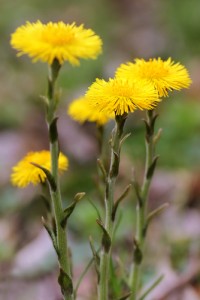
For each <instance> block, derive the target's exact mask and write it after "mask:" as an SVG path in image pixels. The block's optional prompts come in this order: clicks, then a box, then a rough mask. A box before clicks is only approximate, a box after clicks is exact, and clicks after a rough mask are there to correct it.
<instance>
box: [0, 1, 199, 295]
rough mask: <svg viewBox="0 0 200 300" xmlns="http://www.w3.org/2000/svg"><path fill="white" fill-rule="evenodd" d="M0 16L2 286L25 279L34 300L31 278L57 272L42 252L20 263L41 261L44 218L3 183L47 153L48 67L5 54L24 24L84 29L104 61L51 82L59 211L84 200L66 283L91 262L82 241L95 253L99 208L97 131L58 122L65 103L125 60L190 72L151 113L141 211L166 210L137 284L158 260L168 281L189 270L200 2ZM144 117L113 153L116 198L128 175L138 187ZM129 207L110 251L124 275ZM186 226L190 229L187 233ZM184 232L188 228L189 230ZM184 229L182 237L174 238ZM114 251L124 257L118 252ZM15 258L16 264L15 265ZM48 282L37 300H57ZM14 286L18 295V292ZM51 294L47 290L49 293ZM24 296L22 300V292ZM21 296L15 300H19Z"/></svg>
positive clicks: (16, 9) (193, 239)
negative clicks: (20, 164) (152, 166)
mask: <svg viewBox="0 0 200 300" xmlns="http://www.w3.org/2000/svg"><path fill="white" fill-rule="evenodd" d="M0 14H1V18H0V36H1V47H0V57H1V64H0V75H1V81H0V95H1V97H0V145H1V146H0V170H1V172H0V186H1V190H0V197H1V200H0V216H1V219H0V228H1V229H0V271H1V276H2V278H4V279H6V278H7V277H6V274H15V275H16V274H17V275H20V278H22V277H23V276H24V278H27V277H28V276H31V278H33V277H34V280H35V281H34V283H33V282H32V285H30V287H29V288H28V289H27V293H29V294H30V295H32V297H33V298H29V299H34V300H37V299H38V300H39V299H40V298H39V297H40V296H38V298H37V296H36V294H35V291H36V290H38V289H39V287H38V286H39V284H40V282H41V281H42V280H43V281H42V283H44V279H42V280H38V278H39V276H40V275H41V274H43V275H44V274H52V272H53V271H54V270H55V266H56V262H55V257H54V255H53V253H51V251H50V250H49V248H48V247H47V250H46V252H45V253H46V255H45V256H44V257H46V260H45V263H44V260H43V258H41V257H40V254H38V257H39V258H38V260H37V259H36V262H37V263H35V264H34V263H33V265H30V266H29V264H27V263H26V260H25V254H24V252H23V251H24V249H28V250H27V253H28V254H27V257H29V255H31V253H32V251H33V252H35V251H36V252H39V253H40V247H41V248H44V249H46V248H45V247H46V246H45V245H46V244H43V242H42V241H43V240H42V239H41V241H40V240H39V242H38V243H39V244H38V246H37V247H36V248H34V250H32V249H33V248H31V247H33V246H32V243H33V242H34V241H38V237H40V235H41V232H42V225H41V221H40V220H41V215H43V214H45V207H44V205H43V203H41V201H40V199H39V198H38V197H37V194H38V193H40V190H39V188H38V189H37V188H36V189H35V188H34V189H33V188H32V187H30V188H27V189H25V190H17V189H15V188H13V187H11V185H10V182H9V176H10V173H11V168H12V166H13V165H14V164H15V163H16V162H17V161H18V160H19V159H21V157H23V156H24V155H25V154H26V153H27V152H28V151H30V150H41V149H48V137H47V132H46V124H45V121H44V113H43V105H42V103H41V98H40V96H41V95H44V94H45V93H46V84H47V71H48V68H47V65H46V64H43V63H39V62H38V63H34V64H33V63H31V61H30V59H29V58H28V57H25V56H23V57H20V58H17V56H16V51H15V50H14V49H11V47H10V44H9V42H10V35H11V33H12V32H13V31H15V29H16V28H17V27H18V26H20V25H22V24H24V23H25V22H26V21H31V22H35V21H36V20H41V21H42V22H48V21H60V20H62V21H64V22H66V23H71V22H74V21H75V22H76V23H77V24H78V25H79V24H82V23H83V24H84V25H85V27H86V28H92V29H93V30H94V31H95V32H96V33H97V34H98V35H99V36H100V37H101V38H102V40H103V54H102V55H101V56H99V57H98V58H97V60H88V61H82V62H81V65H80V66H79V67H72V66H70V65H68V64H67V63H65V64H64V66H63V68H62V71H61V74H60V78H59V82H58V85H59V86H60V88H61V104H60V110H59V122H58V126H59V134H60V144H61V149H62V151H63V152H64V153H65V154H66V155H68V157H69V160H70V168H69V171H68V172H67V173H66V174H65V175H64V176H63V178H62V187H63V199H64V204H65V205H67V203H69V201H71V199H72V198H73V195H74V194H75V193H76V192H82V191H84V192H87V197H86V199H85V201H84V200H83V201H82V203H80V206H79V207H78V208H77V210H76V212H75V213H74V215H73V217H72V218H71V220H70V223H69V227H70V231H71V235H72V238H71V245H72V249H73V250H72V252H73V256H74V260H75V270H76V271H75V273H76V272H77V273H79V272H80V270H79V268H80V269H81V268H82V265H83V261H84V260H85V259H86V260H88V259H89V257H90V256H91V253H90V250H89V246H88V242H87V239H88V236H89V235H92V236H93V237H94V240H95V242H96V244H97V246H98V244H99V243H100V232H99V230H98V228H97V225H96V222H95V219H96V218H97V215H96V211H95V209H94V208H93V206H92V205H91V204H90V201H91V202H94V203H96V205H97V206H99V207H100V209H101V206H100V204H99V201H98V196H97V193H96V192H95V176H96V175H95V174H96V158H97V157H98V147H97V140H96V129H95V126H94V124H84V125H83V126H80V125H79V124H77V123H75V122H74V121H72V120H71V119H70V118H69V117H68V116H67V115H66V110H67V106H68V104H69V103H70V101H72V100H73V99H74V98H76V97H78V96H81V95H83V94H84V93H85V91H86V90H87V87H88V86H89V85H90V84H91V83H92V82H93V81H94V80H95V78H96V77H99V78H104V79H108V78H109V77H113V76H114V72H115V69H116V68H117V67H118V66H119V65H120V64H121V63H124V62H127V61H129V60H133V59H134V58H146V59H148V58H150V57H159V56H160V57H162V58H163V59H165V58H168V57H172V59H173V60H174V61H177V62H181V63H182V64H184V65H185V66H186V67H187V69H188V70H189V73H190V75H191V77H192V81H193V84H192V86H191V88H190V89H189V90H183V91H181V92H175V93H173V94H171V95H170V97H169V98H167V99H165V100H163V102H162V103H161V104H160V105H159V107H158V109H157V111H158V113H159V118H158V121H157V129H159V128H162V129H163V132H162V137H161V139H160V141H159V143H158V146H157V153H158V154H159V155H160V159H159V164H158V169H157V172H156V174H155V178H154V181H153V186H152V190H151V195H150V208H155V207H157V206H158V205H160V204H162V203H163V202H165V201H168V202H170V208H169V210H168V212H166V213H164V214H163V215H162V216H161V217H160V218H158V221H155V224H153V225H152V228H153V229H154V231H151V229H150V231H151V232H150V233H149V244H148V245H149V253H150V254H149V260H148V259H147V261H146V273H145V274H146V276H145V278H144V280H147V281H148V280H149V279H150V278H151V277H152V274H154V273H155V274H157V272H158V270H160V266H161V265H163V261H166V260H167V261H168V262H169V265H170V266H171V272H174V273H173V275H174V274H177V272H184V270H185V269H186V271H187V265H188V260H190V259H193V258H194V257H195V256H198V255H199V253H200V242H199V236H200V230H198V228H200V226H199V225H200V216H199V207H200V205H199V200H200V167H199V166H200V150H199V149H200V103H199V99H200V79H199V78H200V22H199V18H200V2H199V1H198V0H191V1H187V0H176V1H173V0H168V1H164V0H141V1H137V0H124V1H122V0H121V1H120V0H107V1H106V0H99V1H94V0H93V1H92V0H84V1H81V0H79V1H72V0H68V1H64V0H58V1H53V0H51V1H50V0H49V1H39V0H35V1H24V0H16V1H14V2H13V1H5V0H4V1H1V13H0ZM143 117H144V115H143V113H137V112H136V113H134V114H132V115H131V116H130V117H129V119H128V121H127V125H126V129H125V130H126V132H131V133H132V135H131V136H130V137H129V139H128V140H127V141H126V143H125V145H124V148H123V151H122V161H121V168H120V182H119V184H118V187H117V192H116V194H118V193H120V191H121V190H122V189H123V188H124V186H125V185H126V184H128V183H129V182H130V180H131V176H132V168H133V167H134V169H135V171H136V174H137V177H138V179H139V180H141V177H142V174H143V168H144V154H145V145H144V124H143V122H142V118H143ZM112 126H113V124H112V123H111V124H108V126H107V127H106V130H107V136H109V134H110V131H111V129H112ZM134 207H135V200H134V192H133V191H132V192H131V194H130V195H129V198H128V199H127V201H126V202H125V203H124V205H123V209H122V221H121V225H120V227H119V230H118V235H117V242H116V245H117V247H116V255H118V252H120V250H122V257H123V259H124V261H125V262H124V263H125V265H126V264H127V265H128V263H129V262H130V251H131V243H132V236H133V231H132V228H134ZM193 214H194V215H193ZM191 220H193V221H194V220H195V221H194V222H193V223H194V224H193V223H191ZM188 222H190V224H193V225H191V226H190V227H189V229H188V227H187V225H188ZM172 224H173V225H172ZM173 226H174V227H173ZM184 226H185V227H186V229H185V231H181V228H185V227H184ZM192 226H193V227H192ZM175 228H176V229H177V231H176V230H175ZM190 230H191V231H190ZM179 231H180V232H181V233H180V234H179ZM177 232H178V233H177ZM177 236H178V238H177ZM161 242H162V243H161ZM40 243H41V244H40ZM121 243H124V245H126V247H125V248H124V247H122V246H120V245H121ZM155 244H156V245H157V248H155ZM28 246H30V248H27V247H28ZM35 249H37V250H35ZM180 249H181V250H180ZM194 249H195V250H194ZM155 251H156V253H157V254H158V253H159V256H158V257H159V259H157V261H156V262H155V261H154V260H155V259H154V255H153V254H154V253H155ZM161 251H162V255H161V254H160V253H161ZM49 253H50V254H49ZM20 255H22V257H24V259H21V260H20V257H21V256H20ZM33 261H34V260H33ZM42 262H43V263H42ZM52 262H53V263H52ZM79 265H80V266H81V267H79ZM152 266H153V267H152ZM149 270H151V271H150V272H149ZM180 270H181V271H180ZM38 274H39V275H38ZM45 276H46V275H45ZM48 276H49V275H48ZM48 276H47V278H48V280H50V282H51V280H52V281H53V280H54V277H53V279H51V278H50V277H48ZM13 278H15V277H13ZM35 278H36V279H35ZM45 278H46V277H45ZM49 278H50V279H49ZM197 279H198V278H196V277H195V280H196V281H195V283H194V284H193V285H192V292H193V295H192V294H191V295H192V296H190V298H188V299H190V300H193V299H194V300H195V299H199V298H195V294H196V295H197V296H196V297H199V294H198V290H199V287H198V280H197ZM18 280H19V279H18ZM20 280H21V279H20ZM48 280H47V284H46V285H45V284H44V285H43V286H44V291H43V293H44V295H45V296H43V299H44V298H45V297H50V298H49V299H50V300H51V299H52V300H53V299H56V296H55V297H54V298H53V296H49V294H48V286H49V281H48ZM6 282H8V279H6V280H5V282H4V281H3V283H2V284H0V299H5V300H7V299H10V298H9V297H10V295H11V296H12V295H13V293H14V292H13V291H15V289H16V287H15V280H13V281H12V282H11V283H12V284H11V283H9V288H8V287H7V286H6ZM45 282H46V281H45ZM53 282H54V281H53ZM20 284H21V285H23V281H22V282H21V281H20ZM34 284H35V285H34ZM87 284H88V285H87ZM21 285H19V287H20V290H23V289H21ZM85 285H86V287H87V288H85V290H84V288H83V287H82V289H81V293H82V294H83V299H89V296H88V290H89V289H92V287H91V283H90V279H89V283H87V282H86V283H85ZM186 288H188V287H187V286H186ZM56 289H57V285H56V284H55V289H53V292H54V290H56ZM16 290H17V292H16V297H18V298H19V299H22V294H20V291H19V290H18V289H16ZM23 292H24V293H25V291H24V290H23ZM53 292H52V293H53ZM45 293H46V294H45ZM25 294H26V293H25ZM25 294H24V296H23V297H24V298H23V299H27V298H26V297H27V296H26V295H25ZM2 295H3V296H2ZM84 295H85V298H84ZM186 295H188V294H186ZM51 297H52V298H51ZM184 297H188V296H184V295H182V298H181V299H183V300H185V299H186V298H184ZM18 298H16V299H18ZM80 299H82V298H80ZM91 299H94V298H91ZM166 299H174V298H166ZM175 299H178V298H175ZM188 299H186V300H188Z"/></svg>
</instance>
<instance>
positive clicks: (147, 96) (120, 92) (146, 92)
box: [86, 78, 160, 115]
mask: <svg viewBox="0 0 200 300" xmlns="http://www.w3.org/2000/svg"><path fill="white" fill-rule="evenodd" d="M86 97H87V99H88V101H90V102H91V104H92V105H93V106H95V110H97V111H102V112H105V113H107V114H111V113H113V112H114V113H115V114H116V115H123V114H125V113H129V112H133V111H134V110H136V109H137V108H139V109H141V110H143V109H152V108H153V107H154V106H155V105H156V103H157V102H158V101H160V100H159V99H158V93H157V91H156V90H155V88H154V87H153V85H152V84H151V83H149V82H147V81H145V80H140V81H138V82H137V83H136V82H132V81H128V80H123V79H121V78H115V79H109V81H105V80H103V79H101V80H100V79H97V80H96V82H94V83H93V84H92V85H91V86H90V88H89V89H88V91H87V93H86Z"/></svg>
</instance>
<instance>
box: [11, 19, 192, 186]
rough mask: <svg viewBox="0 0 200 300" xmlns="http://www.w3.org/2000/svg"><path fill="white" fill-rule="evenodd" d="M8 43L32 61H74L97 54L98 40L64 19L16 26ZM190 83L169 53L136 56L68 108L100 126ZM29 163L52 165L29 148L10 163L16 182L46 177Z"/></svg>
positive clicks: (145, 107) (149, 105) (42, 154)
mask: <svg viewBox="0 0 200 300" xmlns="http://www.w3.org/2000/svg"><path fill="white" fill-rule="evenodd" d="M11 45H12V46H13V48H15V49H17V50H18V51H19V54H18V55H19V56H21V55H23V54H28V55H29V56H30V57H31V58H32V59H33V61H37V60H41V61H43V62H47V63H48V64H49V65H51V64H52V63H53V61H54V60H55V59H56V60H58V62H59V64H60V65H61V64H63V63H64V61H68V62H69V63H71V64H72V65H78V64H79V59H80V58H93V59H94V58H96V57H97V55H98V54H99V53H101V46H102V41H101V39H100V38H99V37H98V36H97V35H95V34H94V32H93V31H92V30H91V29H84V27H83V25H81V26H76V25H75V23H73V24H71V25H69V24H67V25H66V24H64V23H63V22H58V23H52V22H49V23H48V24H45V25H44V24H42V23H41V22H40V21H37V22H36V23H29V22H27V23H26V25H24V26H21V27H19V28H18V29H17V30H16V32H15V33H13V35H12V38H11ZM190 84H191V79H190V77H189V75H188V72H187V70H186V69H185V67H184V66H183V65H181V64H180V63H174V62H173V61H172V60H171V58H168V59H167V60H162V59H161V58H157V59H156V58H153V59H149V60H148V61H146V60H144V59H136V60H135V61H134V62H128V63H126V64H122V65H121V66H120V67H119V68H118V69H117V70H116V74H115V77H114V78H113V79H109V80H108V81H105V80H103V79H96V81H95V82H94V83H93V84H92V85H91V86H90V87H89V89H88V91H87V92H86V94H85V96H83V97H81V98H79V99H76V100H74V101H73V102H72V103H71V105H70V106H69V109H68V113H69V115H70V116H71V117H72V118H73V119H74V120H76V121H78V122H80V123H83V122H85V121H90V122H96V123H97V124H98V125H104V124H105V123H107V122H108V121H109V120H110V119H113V118H114V117H115V115H123V114H127V113H132V112H134V111H135V110H136V109H140V110H151V109H153V108H154V107H155V106H156V105H157V104H158V103H159V102H160V101H161V98H162V97H166V96H168V92H169V91H172V90H180V89H182V88H188V87H189V86H190ZM61 159H62V163H61V165H62V166H60V165H59V168H61V169H62V170H64V169H67V165H68V163H67V158H66V157H65V162H64V156H63V154H62V156H60V158H59V161H60V160H61ZM31 162H34V163H38V164H40V165H42V166H46V167H47V168H48V169H50V156H49V152H47V151H46V152H45V151H42V152H40V153H39V152H37V153H29V154H28V155H27V156H26V157H25V158H24V159H23V160H22V161H20V162H19V164H18V165H17V166H15V167H14V168H13V174H12V176H11V178H12V183H13V184H14V185H16V186H18V187H25V186H26V185H28V184H29V183H31V182H32V183H33V184H37V183H39V182H40V181H43V180H44V178H45V175H44V173H43V171H42V170H40V169H38V168H36V167H35V166H34V165H30V163H31ZM47 165H48V166H47Z"/></svg>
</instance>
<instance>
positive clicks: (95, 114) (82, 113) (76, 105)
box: [68, 97, 114, 126]
mask: <svg viewBox="0 0 200 300" xmlns="http://www.w3.org/2000/svg"><path fill="white" fill-rule="evenodd" d="M68 114H69V115H70V116H71V117H72V119H74V120H75V121H78V122H79V123H84V122H86V121H89V122H96V123H97V125H100V126H101V125H105V124H106V123H107V122H108V121H110V119H114V114H112V115H108V114H107V113H105V112H99V111H96V110H95V109H94V107H93V106H92V105H91V103H90V102H89V101H88V100H87V99H86V97H80V98H78V99H76V100H74V101H73V102H72V103H71V104H70V105H69V108H68Z"/></svg>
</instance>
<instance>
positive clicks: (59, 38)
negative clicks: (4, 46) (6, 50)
mask: <svg viewBox="0 0 200 300" xmlns="http://www.w3.org/2000/svg"><path fill="white" fill-rule="evenodd" d="M11 45H12V47H13V48H15V49H16V50H18V51H19V54H18V56H21V55H23V54H27V55H28V56H30V57H31V58H32V59H33V61H34V62H35V61H37V60H41V61H43V62H47V63H48V64H52V63H53V61H54V59H57V60H58V61H59V63H60V64H62V63H63V62H64V61H69V62H70V63H71V64H72V65H78V64H79V59H80V58H93V59H94V58H96V57H97V55H98V54H99V53H100V52H101V47H102V41H101V39H100V38H99V36H97V35H95V33H94V32H93V31H92V30H91V29H84V27H83V25H80V26H76V25H75V23H72V24H65V23H63V22H58V23H52V22H49V23H47V24H42V23H41V22H40V21H37V22H36V23H30V22H27V23H26V24H25V25H23V26H20V27H18V28H17V29H16V31H15V32H14V33H13V34H12V35H11Z"/></svg>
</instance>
